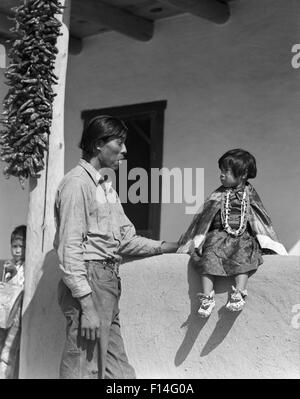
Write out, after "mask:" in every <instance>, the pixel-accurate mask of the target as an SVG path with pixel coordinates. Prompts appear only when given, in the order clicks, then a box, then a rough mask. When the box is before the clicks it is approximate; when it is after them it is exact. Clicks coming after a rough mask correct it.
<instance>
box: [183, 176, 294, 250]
mask: <svg viewBox="0 0 300 399" xmlns="http://www.w3.org/2000/svg"><path fill="white" fill-rule="evenodd" d="M225 190H226V188H224V187H223V186H220V187H219V188H218V189H217V190H215V191H214V192H213V193H212V194H211V195H210V196H209V197H208V198H207V199H206V201H205V202H204V204H203V205H202V207H201V208H200V209H199V210H198V212H197V213H196V214H195V216H194V218H193V220H192V223H191V224H190V226H189V228H188V229H187V231H186V232H185V233H184V234H183V235H182V236H181V237H180V240H179V248H178V250H177V252H178V253H189V254H191V253H192V252H193V251H194V249H195V248H198V250H199V251H200V252H201V247H202V245H203V243H204V240H205V237H206V234H207V232H208V230H209V228H210V225H211V223H212V221H213V219H214V217H215V216H216V214H217V212H218V211H219V210H220V208H221V198H222V193H223V192H224V191H225ZM246 190H248V192H249V199H250V207H249V219H248V222H249V224H250V227H251V229H252V232H253V234H254V235H255V237H256V239H257V241H258V242H259V245H260V247H261V248H262V250H263V249H267V250H271V251H274V252H276V253H277V254H279V255H287V251H286V249H285V248H284V246H283V245H282V244H281V243H280V242H279V240H278V238H277V235H276V233H275V231H274V229H273V226H272V222H271V219H270V217H269V215H268V214H267V211H266V210H265V207H264V206H263V203H262V202H261V199H260V198H259V196H258V194H257V192H256V191H255V189H254V187H253V186H252V185H251V184H250V183H247V184H246Z"/></svg>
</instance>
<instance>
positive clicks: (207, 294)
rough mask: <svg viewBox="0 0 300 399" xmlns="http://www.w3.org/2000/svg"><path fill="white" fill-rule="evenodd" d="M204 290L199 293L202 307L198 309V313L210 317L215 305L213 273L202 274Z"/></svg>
mask: <svg viewBox="0 0 300 399" xmlns="http://www.w3.org/2000/svg"><path fill="white" fill-rule="evenodd" d="M201 283H202V292H201V293H199V294H198V297H199V300H200V308H199V309H198V314H199V316H201V317H209V316H210V314H211V312H212V310H213V308H214V306H215V304H216V303H215V299H214V294H215V293H214V290H213V288H214V276H211V275H208V274H206V275H201Z"/></svg>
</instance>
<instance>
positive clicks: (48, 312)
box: [21, 249, 65, 378]
mask: <svg viewBox="0 0 300 399" xmlns="http://www.w3.org/2000/svg"><path fill="white" fill-rule="evenodd" d="M26 267H30V265H26ZM39 273H41V278H40V279H39V281H38V284H37V287H36V288H35V290H34V294H33V296H32V298H31V299H30V302H29V303H28V305H27V306H26V309H24V308H23V317H22V319H23V321H24V322H25V323H24V326H22V327H25V328H26V330H25V331H23V334H24V335H23V338H24V342H23V345H22V340H21V355H22V360H21V363H22V364H21V366H22V374H23V375H22V378H24V377H25V378H28V377H29V378H58V369H59V362H60V356H61V353H62V349H63V343H64V334H65V320H64V318H63V315H62V312H61V310H60V308H59V306H58V298H57V296H58V295H57V286H58V282H59V280H60V278H61V273H60V271H59V266H58V257H57V254H56V251H55V250H54V249H53V250H50V251H49V252H48V253H47V254H46V255H45V258H44V262H43V265H42V267H41V269H40V270H39ZM25 278H26V277H25ZM25 290H26V283H25Z"/></svg>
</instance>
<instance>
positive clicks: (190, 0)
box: [160, 0, 230, 24]
mask: <svg viewBox="0 0 300 399" xmlns="http://www.w3.org/2000/svg"><path fill="white" fill-rule="evenodd" d="M160 2H161V3H167V4H170V5H172V6H175V7H177V8H180V9H181V10H182V11H184V12H188V13H190V14H193V15H196V16H197V17H201V18H204V19H208V20H209V21H212V22H215V23H217V24H222V23H225V22H226V21H228V19H229V17H230V8H229V6H228V4H227V3H225V2H221V1H218V0H160Z"/></svg>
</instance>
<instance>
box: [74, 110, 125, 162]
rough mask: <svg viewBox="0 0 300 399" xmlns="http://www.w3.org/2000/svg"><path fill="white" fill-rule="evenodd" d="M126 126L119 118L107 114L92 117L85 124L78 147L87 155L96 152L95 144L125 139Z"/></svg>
mask: <svg viewBox="0 0 300 399" xmlns="http://www.w3.org/2000/svg"><path fill="white" fill-rule="evenodd" d="M127 131H128V129H127V127H126V125H125V123H124V122H123V121H121V120H120V119H119V118H115V117H112V116H108V115H98V116H95V117H94V118H92V119H91V120H90V121H89V122H88V123H87V125H86V126H85V128H84V130H83V133H82V137H81V140H80V143H79V148H81V149H82V151H83V152H85V153H86V154H87V155H89V156H93V155H95V154H97V145H99V142H100V141H101V140H102V141H104V142H106V141H109V140H113V139H115V138H120V139H122V140H125V139H126V136H127Z"/></svg>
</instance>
